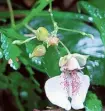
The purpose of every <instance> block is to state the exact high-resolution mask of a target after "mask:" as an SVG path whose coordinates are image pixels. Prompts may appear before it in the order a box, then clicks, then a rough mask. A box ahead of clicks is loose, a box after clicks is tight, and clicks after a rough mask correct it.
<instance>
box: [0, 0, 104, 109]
mask: <svg viewBox="0 0 105 111" xmlns="http://www.w3.org/2000/svg"><path fill="white" fill-rule="evenodd" d="M49 2H51V0H49V1H47V0H45V1H43V0H39V1H38V2H37V5H33V8H32V10H31V11H22V12H21V11H15V14H16V13H23V14H25V15H27V16H26V18H25V19H23V21H21V22H19V23H17V24H15V26H14V27H10V26H9V25H8V26H7V27H4V28H3V27H2V28H0V32H1V42H0V45H1V48H0V58H2V60H1V61H0V68H1V69H0V89H10V90H11V92H12V94H13V95H14V96H15V99H16V104H17V106H18V108H19V109H20V111H24V108H23V106H22V105H21V103H22V102H24V100H25V101H27V102H26V103H25V104H24V107H25V108H26V109H28V111H31V110H33V109H34V108H38V107H40V106H39V102H41V98H40V97H39V96H38V94H37V93H36V91H37V92H38V93H41V89H40V85H39V83H38V81H37V80H36V79H35V78H34V74H35V72H34V71H33V68H34V69H37V70H39V71H41V72H44V73H46V74H47V75H48V76H49V77H53V76H57V75H59V74H60V69H59V59H60V57H62V56H64V55H65V54H67V52H66V50H65V48H64V47H62V45H61V44H60V43H59V44H58V46H50V47H49V48H47V46H46V44H45V43H44V42H42V41H38V40H37V39H34V40H32V41H29V42H27V43H25V45H24V44H22V45H21V46H20V45H16V44H13V41H14V40H20V41H24V40H27V38H26V37H25V34H29V33H30V31H28V30H27V29H26V27H25V26H26V24H29V25H30V27H33V28H34V29H35V30H37V29H38V28H39V27H45V28H46V29H48V31H49V33H51V32H52V31H53V30H54V29H53V24H52V22H51V20H50V19H49V18H50V15H49V13H48V12H47V11H43V9H44V8H45V6H47V5H48V3H49ZM93 4H94V3H93ZM79 5H80V7H82V8H83V9H85V11H86V12H87V13H89V14H90V16H88V15H84V14H78V13H71V12H70V13H66V12H57V11H54V12H53V14H54V19H55V21H56V22H57V24H58V26H59V27H64V28H67V29H74V30H76V31H77V32H78V31H83V32H85V33H87V34H92V35H94V39H91V38H89V37H88V36H86V35H85V34H84V35H83V34H80V33H77V32H75V31H74V32H68V31H62V30H58V34H57V37H58V38H59V39H60V40H61V41H62V42H63V43H64V44H65V45H66V47H67V48H68V49H69V50H70V52H71V53H81V54H85V55H89V59H88V62H87V66H86V68H85V69H84V72H85V73H86V74H87V75H89V76H90V79H91V84H95V85H104V86H105V81H104V78H105V68H104V66H105V56H104V46H103V44H104V45H105V30H104V29H105V20H104V19H105V14H104V11H102V10H100V9H98V8H95V7H94V6H92V5H90V4H89V3H88V2H84V1H83V2H79ZM83 11H84V10H83ZM0 13H1V12H0ZM5 13H6V12H4V13H3V14H4V15H5ZM1 14H2V13H1ZM4 15H3V16H2V17H4ZM8 16H9V15H8V14H7V15H6V16H5V18H7V17H8ZM90 22H91V23H94V24H95V25H96V26H97V28H98V30H99V31H98V30H97V29H96V28H94V27H93V26H90V25H88V24H87V23H90ZM24 30H26V31H24ZM99 32H100V33H101V36H100V33H99ZM41 37H43V36H42V35H41ZM101 39H102V41H103V43H102V41H101ZM42 44H43V45H44V46H46V49H47V51H46V54H45V55H44V56H42V57H34V58H32V59H31V58H29V57H30V54H32V52H33V50H34V48H35V47H36V46H38V45H42ZM4 57H5V58H4ZM17 59H18V60H19V61H17ZM10 60H11V61H12V63H10V66H11V67H12V68H13V69H15V70H17V71H14V72H10V73H9V72H8V74H4V72H5V70H6V69H5V68H6V66H7V62H8V61H10ZM21 64H24V66H25V69H26V71H28V73H29V77H27V78H26V77H24V76H23V74H21V73H19V71H18V69H19V68H20V65H21ZM41 79H42V78H41ZM19 97H20V100H19ZM85 106H86V107H85V108H86V111H101V110H102V109H101V108H102V104H101V101H100V100H98V98H97V97H96V95H95V94H93V93H91V92H89V93H88V95H87V99H86V102H85Z"/></svg>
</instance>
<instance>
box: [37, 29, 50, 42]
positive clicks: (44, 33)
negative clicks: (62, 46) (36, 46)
mask: <svg viewBox="0 0 105 111" xmlns="http://www.w3.org/2000/svg"><path fill="white" fill-rule="evenodd" d="M48 36H49V33H48V30H47V29H46V28H44V27H39V28H38V29H37V31H36V37H37V39H38V40H39V41H46V39H47V38H48Z"/></svg>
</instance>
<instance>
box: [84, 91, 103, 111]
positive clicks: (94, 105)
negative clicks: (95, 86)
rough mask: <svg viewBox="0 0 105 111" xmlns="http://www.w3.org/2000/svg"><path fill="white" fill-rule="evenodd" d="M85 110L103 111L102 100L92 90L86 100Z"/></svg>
mask: <svg viewBox="0 0 105 111" xmlns="http://www.w3.org/2000/svg"><path fill="white" fill-rule="evenodd" d="M85 110H86V111H102V103H101V101H100V100H99V99H98V98H97V96H96V95H95V94H94V93H92V92H88V94H87V97H86V101H85Z"/></svg>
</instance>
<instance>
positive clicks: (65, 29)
mask: <svg viewBox="0 0 105 111" xmlns="http://www.w3.org/2000/svg"><path fill="white" fill-rule="evenodd" d="M58 29H59V30H64V31H70V32H75V33H79V34H81V35H83V36H88V37H90V38H92V39H93V38H94V37H93V35H92V34H87V33H85V32H82V31H79V30H73V29H67V28H62V27H58Z"/></svg>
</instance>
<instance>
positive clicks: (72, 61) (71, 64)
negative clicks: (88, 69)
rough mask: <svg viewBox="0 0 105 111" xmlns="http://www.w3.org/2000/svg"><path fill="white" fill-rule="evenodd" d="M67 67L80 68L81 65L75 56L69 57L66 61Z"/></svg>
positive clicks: (70, 68)
mask: <svg viewBox="0 0 105 111" xmlns="http://www.w3.org/2000/svg"><path fill="white" fill-rule="evenodd" d="M67 67H68V69H69V70H74V69H81V67H80V66H79V63H78V61H77V60H76V58H74V57H71V58H70V59H69V60H68V62H67Z"/></svg>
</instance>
